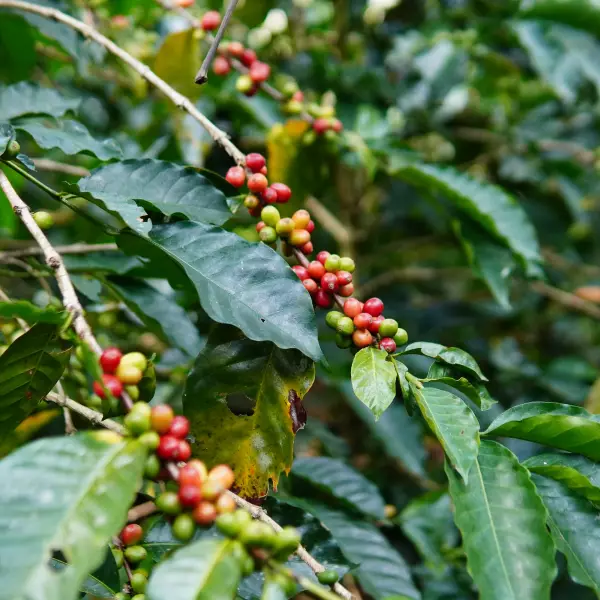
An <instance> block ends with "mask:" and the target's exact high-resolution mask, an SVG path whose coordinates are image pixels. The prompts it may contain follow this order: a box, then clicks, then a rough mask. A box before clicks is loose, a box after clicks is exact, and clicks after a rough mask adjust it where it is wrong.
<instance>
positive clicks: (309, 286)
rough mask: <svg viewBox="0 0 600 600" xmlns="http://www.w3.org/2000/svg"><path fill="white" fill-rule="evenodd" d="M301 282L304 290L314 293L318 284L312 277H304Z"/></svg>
mask: <svg viewBox="0 0 600 600" xmlns="http://www.w3.org/2000/svg"><path fill="white" fill-rule="evenodd" d="M302 284H303V285H304V287H305V288H306V291H307V292H308V293H309V294H316V293H317V290H318V289H319V286H318V285H317V282H316V281H315V280H314V279H305V280H304V281H303V282H302Z"/></svg>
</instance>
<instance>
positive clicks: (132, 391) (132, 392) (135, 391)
mask: <svg viewBox="0 0 600 600" xmlns="http://www.w3.org/2000/svg"><path fill="white" fill-rule="evenodd" d="M125 392H126V393H127V394H128V395H129V397H130V398H131V399H132V400H133V401H134V402H136V401H137V400H139V397H140V388H139V387H138V386H137V385H126V386H125Z"/></svg>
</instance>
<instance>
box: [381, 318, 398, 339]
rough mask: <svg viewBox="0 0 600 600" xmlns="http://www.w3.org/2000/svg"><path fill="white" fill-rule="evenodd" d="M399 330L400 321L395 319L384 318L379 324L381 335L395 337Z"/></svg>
mask: <svg viewBox="0 0 600 600" xmlns="http://www.w3.org/2000/svg"><path fill="white" fill-rule="evenodd" d="M397 331H398V321H396V320H394V319H384V320H383V321H381V324H380V325H379V335H380V336H381V337H391V338H393V337H394V336H395V335H396V332H397Z"/></svg>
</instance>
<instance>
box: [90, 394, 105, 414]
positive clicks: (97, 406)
mask: <svg viewBox="0 0 600 600" xmlns="http://www.w3.org/2000/svg"><path fill="white" fill-rule="evenodd" d="M85 403H86V405H87V406H88V407H89V408H91V409H93V410H97V411H98V412H101V413H102V414H108V413H107V412H106V411H105V410H104V407H103V405H102V398H100V396H98V395H96V394H92V395H91V396H90V397H89V398H88V399H87V400H86V402H85Z"/></svg>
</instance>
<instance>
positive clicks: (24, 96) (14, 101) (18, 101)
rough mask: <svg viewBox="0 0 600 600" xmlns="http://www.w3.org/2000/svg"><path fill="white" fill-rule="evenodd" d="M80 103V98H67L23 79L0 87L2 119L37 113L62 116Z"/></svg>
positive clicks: (0, 112) (0, 113)
mask: <svg viewBox="0 0 600 600" xmlns="http://www.w3.org/2000/svg"><path fill="white" fill-rule="evenodd" d="M80 103H81V99H80V98H69V97H67V96H63V95H62V94H60V93H59V92H57V91H56V90H53V89H52V88H44V87H41V86H39V85H37V84H34V83H28V82H25V81H21V82H19V83H15V84H14V85H9V86H6V87H0V115H1V117H2V119H7V120H10V119H14V118H16V117H22V116H23V115H37V114H40V115H51V116H53V117H62V116H63V115H64V114H65V113H66V112H68V111H70V110H76V109H77V108H78V107H79V104H80Z"/></svg>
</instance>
